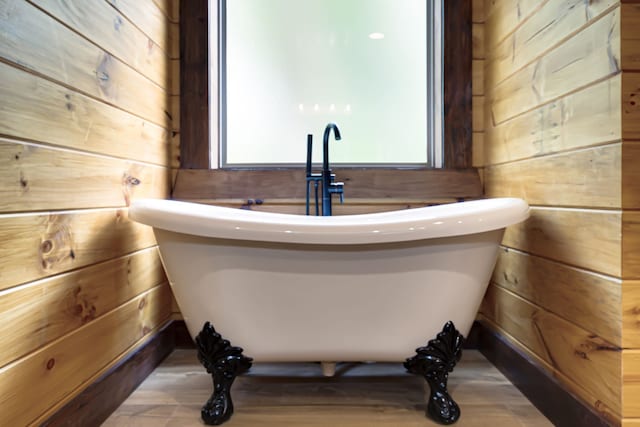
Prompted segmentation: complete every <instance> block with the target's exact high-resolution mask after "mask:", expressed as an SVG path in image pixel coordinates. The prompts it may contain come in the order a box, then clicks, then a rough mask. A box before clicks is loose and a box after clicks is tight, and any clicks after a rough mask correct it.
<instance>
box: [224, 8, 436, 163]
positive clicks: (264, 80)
mask: <svg viewBox="0 0 640 427" xmlns="http://www.w3.org/2000/svg"><path fill="white" fill-rule="evenodd" d="M225 3H226V13H224V14H222V16H223V17H224V18H223V28H224V29H225V35H224V36H223V37H222V40H223V41H224V47H223V49H222V51H223V52H224V54H223V56H222V58H223V60H222V70H221V72H222V74H223V76H224V79H223V82H224V84H223V88H224V91H223V93H224V96H223V97H222V98H221V99H222V101H223V102H222V105H221V111H223V115H222V118H223V119H224V120H222V126H221V128H222V142H223V148H222V150H221V152H222V153H223V156H222V160H223V164H224V165H227V166H233V165H251V164H271V165H291V164H301V163H303V162H304V161H305V158H306V146H307V145H306V139H307V137H306V136H307V134H309V133H311V134H313V135H314V153H313V159H314V162H320V161H321V159H322V157H321V156H322V154H321V152H322V151H321V145H322V134H323V131H324V127H325V125H326V124H327V123H329V122H335V123H336V124H337V125H338V126H339V128H340V131H341V133H342V137H343V139H342V140H341V141H339V142H334V141H332V142H331V162H332V163H333V164H336V163H342V164H379V163H386V164H407V163H408V164H426V163H427V139H428V138H427V135H428V125H427V114H428V112H427V63H428V61H427V50H428V49H427V34H428V33H429V32H428V31H427V21H428V20H427V11H426V3H427V2H426V1H424V0H268V1H265V0H228V1H226V2H223V6H224V4H225ZM224 20H226V23H224ZM225 104H226V105H225Z"/></svg>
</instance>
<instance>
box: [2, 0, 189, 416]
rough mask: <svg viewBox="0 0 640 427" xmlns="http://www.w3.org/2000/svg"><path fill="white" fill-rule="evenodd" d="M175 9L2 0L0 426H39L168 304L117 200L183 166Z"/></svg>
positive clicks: (164, 182)
mask: <svg viewBox="0 0 640 427" xmlns="http://www.w3.org/2000/svg"><path fill="white" fill-rule="evenodd" d="M176 3H177V2H176ZM174 6H175V5H174V2H173V1H172V0H74V1H65V2H63V1H58V0H30V1H25V0H0V99H1V100H2V101H1V102H0V154H1V155H0V318H2V323H1V324H0V408H2V409H1V410H0V425H7V426H9V425H11V426H18V425H31V424H39V423H40V422H41V421H42V420H44V419H46V418H47V417H48V416H49V415H50V414H52V413H53V412H54V411H56V410H57V409H58V408H59V407H61V406H62V405H63V404H64V403H66V402H67V401H68V400H70V399H71V398H72V397H74V396H75V395H77V394H78V393H79V392H80V391H81V390H83V388H84V387H86V386H87V385H88V384H90V383H91V382H92V381H93V380H94V379H95V378H97V377H98V376H99V375H100V374H102V373H104V372H105V371H106V370H107V369H109V367H111V366H113V365H114V364H115V363H117V362H118V361H119V360H122V359H123V358H124V357H126V356H127V355H128V354H130V353H131V352H132V351H134V350H136V348H138V347H139V346H140V345H142V344H143V343H144V342H145V341H146V340H147V339H148V338H149V337H151V336H152V335H153V334H154V333H155V332H156V331H157V330H158V329H159V328H161V327H162V326H163V324H165V323H166V321H167V320H168V318H169V316H170V313H171V293H170V290H169V288H168V285H167V282H166V278H165V276H164V273H163V271H162V268H161V265H160V262H159V258H158V253H157V249H156V248H155V240H154V238H153V235H152V233H151V230H150V228H148V227H145V226H141V225H138V224H135V223H133V222H131V221H129V220H128V219H127V208H126V207H127V205H128V203H129V201H130V200H131V199H133V198H137V197H157V198H164V197H167V196H168V195H169V192H170V179H171V168H172V167H177V158H176V157H175V154H174V153H175V150H172V148H171V144H172V132H171V131H172V129H173V124H174V120H172V119H173V117H172V115H171V108H170V105H171V100H172V99H173V98H172V97H171V95H177V94H176V93H175V92H174V91H173V83H174V81H173V79H172V67H171V64H172V61H171V59H172V58H177V40H176V37H175V36H174V35H175V34H177V31H176V30H177V22H178V16H177V10H176V8H175V7H174Z"/></svg>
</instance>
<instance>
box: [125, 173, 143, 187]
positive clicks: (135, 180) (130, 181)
mask: <svg viewBox="0 0 640 427" xmlns="http://www.w3.org/2000/svg"><path fill="white" fill-rule="evenodd" d="M126 183H127V185H140V183H141V181H140V180H139V179H138V178H136V177H135V176H131V175H128V176H127V179H126Z"/></svg>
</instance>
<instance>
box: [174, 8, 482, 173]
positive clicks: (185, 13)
mask: <svg viewBox="0 0 640 427" xmlns="http://www.w3.org/2000/svg"><path fill="white" fill-rule="evenodd" d="M207 4H208V2H207V0H189V1H181V2H180V94H181V96H180V167H181V168H182V169H207V168H209V103H208V100H209V94H208V69H207V68H208V53H209V49H208V38H207V37H208V36H207V34H208V19H207V18H208V7H207ZM444 21H445V22H444V24H443V33H444V45H443V46H444V62H445V63H444V67H443V75H444V100H443V106H444V133H443V135H444V141H445V144H444V146H445V150H444V165H445V167H446V168H449V169H467V168H471V167H472V164H471V160H472V159H471V142H472V139H471V137H472V111H471V56H472V38H471V28H472V27H471V0H444ZM398 173H400V172H398ZM402 173H404V172H402Z"/></svg>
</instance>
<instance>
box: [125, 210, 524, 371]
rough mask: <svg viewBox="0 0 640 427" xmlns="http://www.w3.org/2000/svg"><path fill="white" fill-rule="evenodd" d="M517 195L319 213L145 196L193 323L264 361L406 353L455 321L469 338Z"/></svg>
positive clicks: (136, 214)
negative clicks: (208, 327)
mask: <svg viewBox="0 0 640 427" xmlns="http://www.w3.org/2000/svg"><path fill="white" fill-rule="evenodd" d="M528 215H529V207H528V205H527V204H526V202H524V201H523V200H520V199H514V198H499V199H486V200H478V201H470V202H462V203H453V204H447V205H439V206H432V207H425V208H417V209H409V210H403V211H394V212H385V213H373V214H362V215H347V216H333V217H315V216H301V215H288V214H275V213H264V212H255V211H247V210H239V209H231V208H224V207H217V206H209V205H201V204H193V203H185V202H178V201H171V200H137V201H134V202H133V204H132V205H131V207H130V210H129V216H130V218H131V219H133V220H135V221H138V222H141V223H144V224H148V225H150V226H152V227H153V228H154V232H155V235H156V239H157V241H158V245H159V248H160V254H161V257H162V261H163V263H164V266H165V269H166V272H167V275H168V278H169V281H170V283H171V286H172V289H173V292H174V294H175V297H176V300H177V302H178V305H179V306H180V310H181V312H182V315H183V317H184V320H185V323H186V324H187V327H188V329H189V332H190V333H191V335H192V336H193V337H194V338H195V337H196V336H197V335H198V333H199V332H200V330H201V329H202V327H203V324H204V323H205V322H211V323H212V324H213V326H215V329H216V331H217V332H218V333H219V334H220V335H222V336H223V337H224V338H225V339H227V340H229V341H231V343H232V344H233V345H236V346H240V347H242V348H243V349H244V351H245V353H246V354H247V355H248V356H251V357H252V358H253V359H255V360H256V361H260V362H262V361H265V362H273V361H278V362H283V361H327V362H333V361H404V360H405V359H406V358H407V357H409V356H411V355H412V354H413V353H414V352H415V350H416V348H417V347H419V346H421V345H424V344H425V343H426V342H427V340H429V339H431V338H434V337H435V336H436V335H437V334H438V333H439V332H440V331H441V330H442V327H443V325H444V324H445V323H446V322H448V321H452V322H453V323H454V325H455V327H456V328H457V329H458V331H459V332H460V333H461V334H462V335H465V336H466V335H467V334H468V332H469V329H470V328H471V325H472V323H473V320H474V318H475V316H476V312H477V310H478V307H479V305H480V302H481V300H482V297H483V295H484V293H485V290H486V287H487V285H488V283H489V278H490V275H491V272H492V270H493V267H494V264H495V260H496V256H497V250H498V246H499V244H500V241H501V239H502V235H503V232H504V228H505V227H507V226H508V225H510V224H514V223H517V222H520V221H523V220H525V219H526V218H527V217H528Z"/></svg>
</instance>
